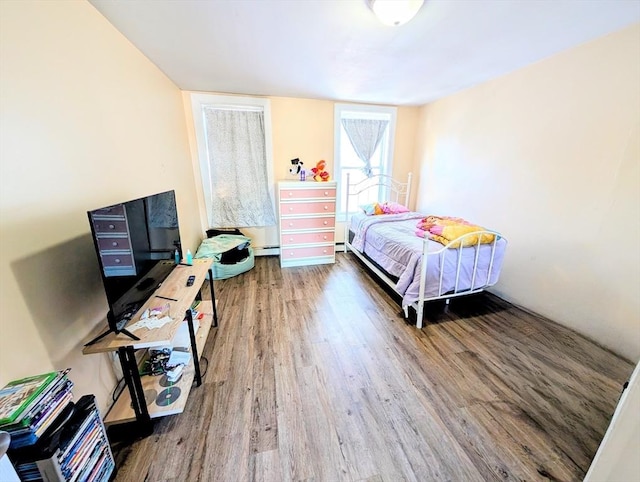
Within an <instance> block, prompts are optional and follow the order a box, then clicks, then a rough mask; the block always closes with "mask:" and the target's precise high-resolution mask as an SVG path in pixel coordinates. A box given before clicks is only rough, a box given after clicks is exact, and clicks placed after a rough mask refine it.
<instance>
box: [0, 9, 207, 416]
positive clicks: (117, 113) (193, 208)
mask: <svg viewBox="0 0 640 482" xmlns="http://www.w3.org/2000/svg"><path fill="white" fill-rule="evenodd" d="M0 58H1V61H0V138H1V142H0V246H1V250H2V256H1V257H0V386H2V385H4V384H5V383H6V382H8V381H10V380H12V379H16V378H20V377H24V376H27V375H35V374H39V373H44V372H47V371H49V370H51V369H61V368H66V367H71V368H72V371H71V373H70V378H71V379H72V380H73V381H74V382H75V383H76V388H75V389H74V394H75V396H76V398H78V397H79V396H80V395H82V394H85V393H94V394H96V395H97V396H98V401H99V404H100V407H101V409H104V408H105V407H106V405H107V401H110V400H109V397H110V392H111V390H112V388H113V386H114V378H113V374H112V372H111V367H110V364H109V362H108V360H107V358H106V356H103V355H91V356H82V354H81V349H82V342H83V341H86V338H87V335H88V333H89V332H90V330H92V329H93V328H94V327H96V325H103V323H104V322H103V318H104V316H105V315H106V311H107V304H106V300H105V296H104V291H103V288H102V282H101V279H100V274H99V271H98V263H97V258H96V255H95V251H94V247H93V242H92V240H91V236H90V228H89V222H88V220H87V214H86V212H87V211H88V210H91V209H95V208H98V207H101V206H105V205H109V204H113V203H116V202H121V201H126V200H129V199H134V198H137V197H140V196H143V195H146V194H151V193H154V192H160V191H164V190H168V189H175V190H176V195H177V202H178V210H179V212H178V215H179V218H180V226H181V235H182V240H183V243H184V244H185V246H186V247H190V248H191V249H192V250H193V249H194V248H195V247H197V242H198V240H199V237H200V226H199V221H198V207H197V200H196V196H195V194H194V189H193V187H194V177H193V171H192V169H191V161H190V154H189V146H188V137H187V132H186V127H185V123H184V117H183V113H182V112H183V111H182V109H183V107H182V97H181V93H180V91H179V89H178V88H177V87H176V86H175V85H174V84H173V83H172V82H171V81H169V80H168V79H167V78H166V76H165V75H164V74H163V73H162V72H160V71H159V70H158V68H157V67H155V66H154V65H153V64H152V63H151V62H150V61H149V60H148V59H147V58H146V57H144V56H143V55H142V54H141V53H140V52H139V51H138V50H137V49H136V48H134V47H133V46H132V45H131V44H130V43H129V41H128V40H126V39H125V38H124V37H123V36H122V35H121V34H120V33H119V32H118V31H117V30H115V28H114V27H113V26H112V25H111V24H110V23H109V22H107V20H106V19H105V18H104V17H103V16H102V15H101V14H100V13H98V11H97V10H96V9H95V8H94V7H93V6H91V5H90V4H89V3H88V2H85V1H53V0H52V1H35V2H34V1H26V0H25V1H11V0H3V1H1V2H0ZM103 326H105V327H106V325H103Z"/></svg>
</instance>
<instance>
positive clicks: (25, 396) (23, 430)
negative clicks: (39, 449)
mask: <svg viewBox="0 0 640 482" xmlns="http://www.w3.org/2000/svg"><path fill="white" fill-rule="evenodd" d="M68 372H69V370H65V371H59V372H50V373H45V374H42V375H36V376H33V377H28V378H22V379H20V380H15V381H13V382H10V383H8V384H7V385H6V386H5V387H4V388H2V389H1V390H0V430H4V431H6V432H8V433H9V434H10V435H11V445H10V448H11V449H17V448H22V447H26V446H29V445H33V444H35V443H36V442H37V441H38V439H39V438H40V437H41V436H42V435H43V434H44V433H45V432H46V431H47V429H48V428H49V427H51V425H52V424H53V422H54V421H55V420H56V418H58V416H59V415H60V414H61V413H62V411H63V410H64V408H65V407H66V406H67V405H68V404H69V403H70V402H71V401H72V399H73V395H72V393H71V389H72V388H73V382H72V381H71V380H69V379H68V378H67V373H68Z"/></svg>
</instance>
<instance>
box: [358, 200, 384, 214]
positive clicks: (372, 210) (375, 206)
mask: <svg viewBox="0 0 640 482" xmlns="http://www.w3.org/2000/svg"><path fill="white" fill-rule="evenodd" d="M360 209H362V211H364V213H365V214H366V215H367V216H377V215H378V214H384V211H383V210H382V206H381V205H380V204H379V203H370V204H363V205H362V206H360Z"/></svg>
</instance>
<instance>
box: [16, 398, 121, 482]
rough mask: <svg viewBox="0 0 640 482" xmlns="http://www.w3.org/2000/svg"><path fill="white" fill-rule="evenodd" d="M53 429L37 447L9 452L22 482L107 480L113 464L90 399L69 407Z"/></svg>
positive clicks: (35, 445)
mask: <svg viewBox="0 0 640 482" xmlns="http://www.w3.org/2000/svg"><path fill="white" fill-rule="evenodd" d="M54 426H55V428H54V429H53V430H51V431H50V432H47V434H46V435H44V436H43V437H42V438H41V439H40V440H38V442H37V443H36V444H34V445H31V446H27V447H23V448H19V449H13V450H10V451H9V452H8V456H9V459H10V460H11V462H12V463H13V465H14V467H15V469H16V472H17V473H18V475H19V476H20V479H21V480H34V481H35V480H45V481H47V482H65V481H68V480H83V481H87V482H105V481H108V480H109V479H110V477H111V474H112V473H113V471H114V470H115V462H114V459H113V454H112V452H111V448H110V446H109V441H108V439H107V434H106V432H105V428H104V425H103V423H102V420H101V419H100V413H99V412H98V409H97V408H96V404H95V397H94V396H93V395H85V396H83V397H81V398H80V400H78V402H77V403H75V404H73V403H69V404H68V405H67V407H66V408H65V410H64V411H63V412H62V413H61V414H60V416H59V417H58V418H57V419H56V422H55V423H54Z"/></svg>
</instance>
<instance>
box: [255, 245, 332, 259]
mask: <svg viewBox="0 0 640 482" xmlns="http://www.w3.org/2000/svg"><path fill="white" fill-rule="evenodd" d="M342 251H344V242H343V243H336V253H340V252H342ZM253 254H254V255H255V256H279V255H280V246H253Z"/></svg>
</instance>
